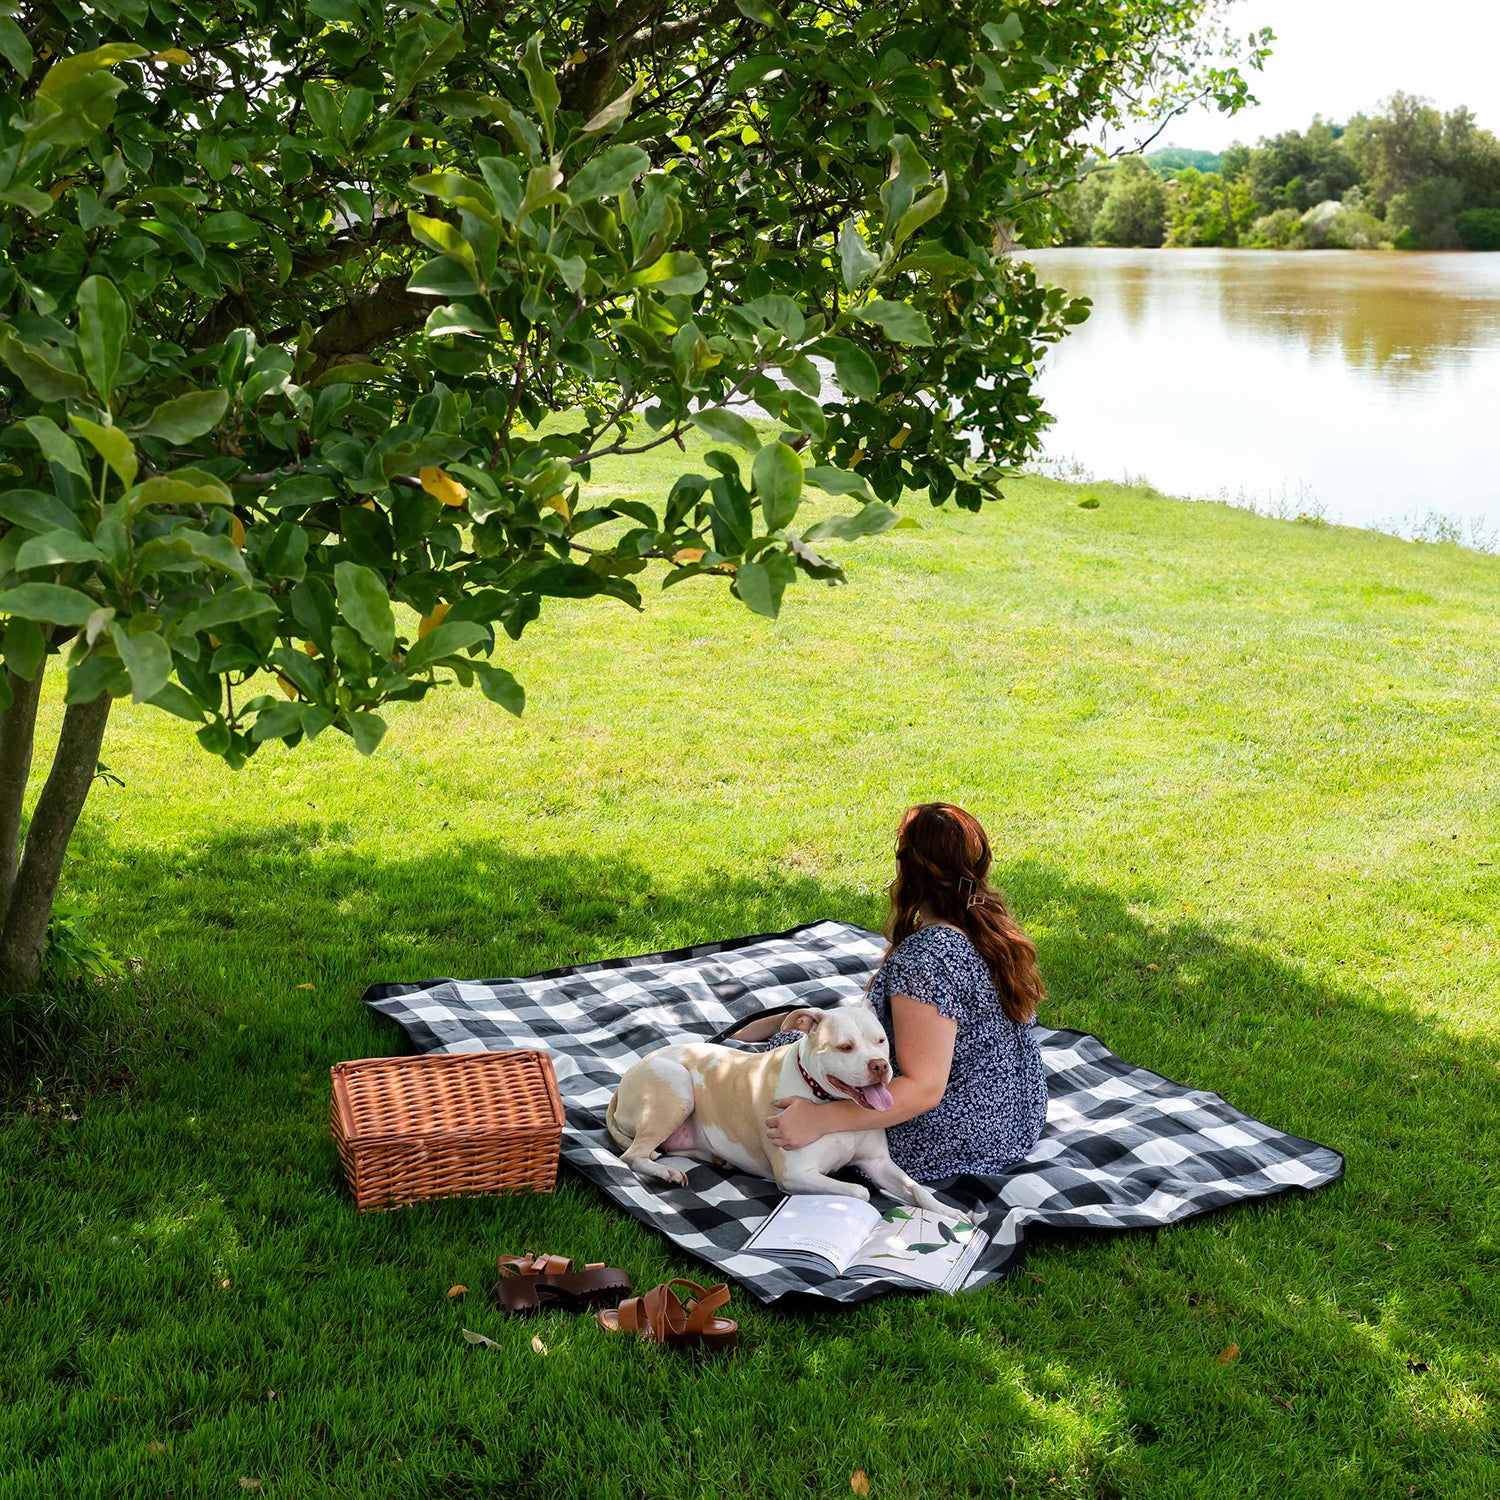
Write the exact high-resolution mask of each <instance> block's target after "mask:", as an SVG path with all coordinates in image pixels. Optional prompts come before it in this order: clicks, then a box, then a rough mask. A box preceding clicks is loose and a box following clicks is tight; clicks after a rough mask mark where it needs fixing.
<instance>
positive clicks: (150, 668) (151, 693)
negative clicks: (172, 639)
mask: <svg viewBox="0 0 1500 1500" xmlns="http://www.w3.org/2000/svg"><path fill="white" fill-rule="evenodd" d="M109 635H110V639H111V640H112V641H113V642H114V643H115V650H116V651H118V652H119V653H120V660H121V661H122V662H124V663H125V670H126V671H127V672H129V673H130V696H131V698H132V699H134V700H135V702H137V703H145V702H146V701H147V700H149V699H151V698H154V697H155V696H156V695H157V694H158V693H159V692H160V691H161V690H162V689H163V688H164V687H165V686H166V685H167V679H168V678H169V677H170V676H171V675H172V652H171V650H170V649H169V648H168V646H167V643H166V642H165V641H164V640H163V639H162V638H161V637H160V636H159V635H158V634H157V633H156V632H155V631H154V630H142V631H139V632H136V633H132V632H131V631H129V630H127V629H126V628H125V625H124V623H123V622H122V621H119V620H116V621H114V622H112V623H111V625H110V627H109Z"/></svg>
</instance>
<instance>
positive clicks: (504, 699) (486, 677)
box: [472, 661, 526, 718]
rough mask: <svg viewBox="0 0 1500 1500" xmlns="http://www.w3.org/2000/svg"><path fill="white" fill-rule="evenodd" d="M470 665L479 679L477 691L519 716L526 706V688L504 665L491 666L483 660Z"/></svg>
mask: <svg viewBox="0 0 1500 1500" xmlns="http://www.w3.org/2000/svg"><path fill="white" fill-rule="evenodd" d="M472 665H473V668H474V675H475V676H476V677H477V678H478V679H479V691H480V692H481V693H483V694H484V696H485V697H486V698H488V699H489V700H490V702H491V703H498V704H499V705H500V707H501V708H503V709H504V710H505V711H506V712H507V713H512V714H515V715H516V716H517V717H518V718H519V717H520V714H521V711H522V709H524V708H525V707H526V689H525V688H523V687H522V686H521V684H520V683H519V682H517V681H516V679H515V678H514V677H512V676H511V675H510V673H509V672H507V671H506V670H505V668H504V667H496V666H491V665H490V663H489V662H483V661H476V662H474V663H473V664H472Z"/></svg>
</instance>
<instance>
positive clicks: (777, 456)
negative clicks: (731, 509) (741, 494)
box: [751, 443, 802, 531]
mask: <svg viewBox="0 0 1500 1500" xmlns="http://www.w3.org/2000/svg"><path fill="white" fill-rule="evenodd" d="M751 472H752V474H753V476H754V479H755V493H756V494H757V495H758V496H759V497H760V508H761V513H762V514H763V515H764V516H765V518H766V528H767V530H769V531H778V530H780V529H781V527H783V526H789V525H790V524H791V522H792V518H793V517H794V516H795V515H796V514H797V503H798V501H800V500H801V498H802V460H801V459H800V458H798V457H797V455H796V454H795V453H794V452H793V451H792V450H791V449H790V448H789V447H788V446H787V445H786V444H785V443H767V444H766V445H765V447H764V448H762V449H761V450H760V452H759V453H757V454H756V455H755V465H754V467H753V469H752V471H751Z"/></svg>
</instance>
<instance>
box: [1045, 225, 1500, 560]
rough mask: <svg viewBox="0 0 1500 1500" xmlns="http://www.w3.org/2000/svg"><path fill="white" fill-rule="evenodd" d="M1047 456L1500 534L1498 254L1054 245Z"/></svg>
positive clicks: (1430, 527)
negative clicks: (1076, 320) (1080, 298)
mask: <svg viewBox="0 0 1500 1500" xmlns="http://www.w3.org/2000/svg"><path fill="white" fill-rule="evenodd" d="M1028 258H1029V259H1030V260H1031V262H1032V263H1033V265H1034V266H1035V267H1036V269H1037V271H1038V272H1039V274H1040V275H1041V276H1042V278H1043V279H1044V280H1046V281H1051V282H1055V283H1057V284H1058V285H1060V286H1065V287H1067V288H1068V289H1069V290H1070V291H1072V292H1078V293H1082V294H1083V295H1085V296H1087V297H1090V298H1092V299H1093V302H1094V312H1093V315H1092V317H1090V319H1089V320H1088V322H1086V323H1084V324H1082V325H1081V326H1080V327H1078V328H1077V329H1076V330H1075V331H1074V332H1073V333H1072V334H1071V335H1070V336H1069V337H1068V338H1067V339H1066V340H1065V341H1064V342H1063V343H1062V344H1061V345H1060V346H1059V347H1058V348H1056V349H1055V350H1054V351H1052V352H1051V353H1050V354H1049V355H1048V356H1047V359H1046V361H1045V364H1044V367H1043V374H1042V386H1041V388H1042V392H1043V394H1044V396H1045V397H1046V402H1047V407H1048V410H1049V411H1051V412H1052V413H1053V414H1054V415H1055V416H1056V418H1057V423H1056V425H1055V426H1054V427H1053V428H1051V429H1050V431H1049V432H1048V435H1047V450H1046V451H1047V456H1048V460H1049V462H1050V464H1051V465H1052V466H1054V467H1056V468H1057V469H1058V470H1059V471H1061V472H1066V471H1067V470H1069V469H1070V468H1079V469H1082V470H1084V471H1087V472H1088V473H1090V474H1092V475H1094V476H1097V477H1099V478H1122V477H1125V476H1127V475H1129V476H1131V477H1135V478H1140V479H1145V480H1148V481H1149V482H1150V483H1152V484H1154V485H1156V486H1157V487H1158V488H1159V489H1162V490H1165V491H1167V492H1168V493H1171V494H1180V495H1190V496H1193V497H1195V498H1203V499H1226V500H1231V501H1236V502H1238V503H1241V504H1248V505H1252V506H1254V507H1255V508H1256V509H1261V510H1266V511H1269V512H1271V513H1273V514H1283V515H1286V514H1289V515H1297V514H1300V513H1303V512H1309V513H1313V514H1321V515H1325V516H1326V517H1327V518H1328V519H1329V520H1332V521H1339V522H1343V523H1345V524H1349V525H1355V526H1375V527H1379V528H1380V529H1382V530H1390V531H1397V532H1400V533H1402V534H1405V535H1425V536H1428V537H1437V536H1447V537H1451V538H1452V539H1454V540H1464V541H1467V542H1470V543H1471V544H1477V545H1488V546H1491V547H1494V546H1497V545H1500V254H1490V255H1483V254H1473V255H1463V254H1435V255H1414V254H1376V253H1365V254H1360V253H1357V252H1352V251H1319V252H1310V251H1302V252H1298V251H1284V252H1283V251H1261V250H1255V251H1247V250H1102V249H1088V250H1045V251H1033V252H1030V253H1029V256H1028Z"/></svg>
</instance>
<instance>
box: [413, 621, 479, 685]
mask: <svg viewBox="0 0 1500 1500" xmlns="http://www.w3.org/2000/svg"><path fill="white" fill-rule="evenodd" d="M489 638H490V633H489V631H488V630H486V629H485V628H484V626H483V625H476V624H475V623H474V622H473V621H472V620H448V621H444V623H443V624H441V625H439V626H438V627H437V628H436V629H434V630H431V631H429V632H428V633H427V634H426V635H424V636H423V637H422V638H421V640H419V641H418V642H417V643H416V644H415V645H414V646H413V647H412V648H411V650H410V651H408V652H407V653H406V666H405V670H406V671H407V672H408V673H411V672H416V671H419V670H420V669H421V668H423V667H425V666H429V665H430V664H431V663H433V662H435V661H439V660H441V658H443V657H445V656H452V655H454V654H455V653H456V652H459V651H462V650H463V649H464V648H465V647H467V646H477V645H478V644H479V643H480V642H481V641H487V640H489Z"/></svg>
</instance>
